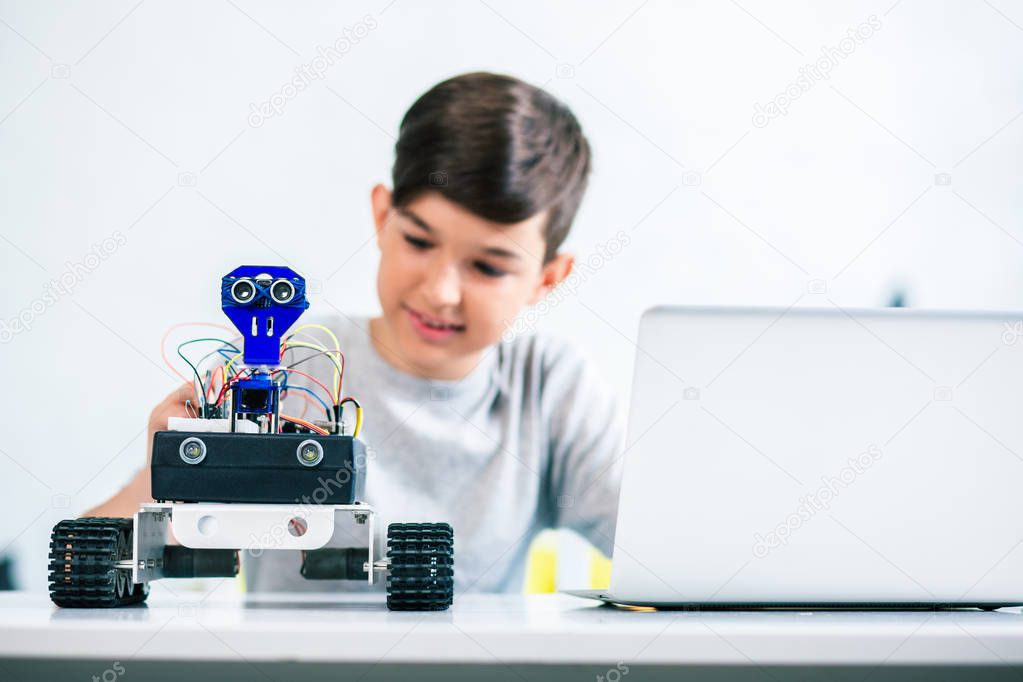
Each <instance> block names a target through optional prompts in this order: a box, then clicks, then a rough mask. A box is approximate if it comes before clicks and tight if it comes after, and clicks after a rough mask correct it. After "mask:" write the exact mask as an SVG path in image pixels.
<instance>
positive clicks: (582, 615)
mask: <svg viewBox="0 0 1023 682" xmlns="http://www.w3.org/2000/svg"><path fill="white" fill-rule="evenodd" d="M200 600H201V601H200ZM299 664H301V665H299ZM964 666H965V667H964ZM678 667H682V668H686V669H688V673H689V674H687V675H686V677H685V679H687V680H688V679H776V680H790V679H819V675H820V673H821V669H822V668H826V669H828V670H827V672H828V679H846V678H848V679H863V678H864V676H865V675H867V674H868V673H870V675H869V679H870V680H872V681H873V680H883V679H896V678H898V679H907V678H913V679H928V680H933V679H953V678H955V679H980V678H982V677H990V678H991V679H1021V678H1023V614H1021V613H1020V611H1019V609H1006V610H1002V611H998V612H993V613H985V612H980V611H939V612H926V611H925V612H866V613H862V612H843V611H812V612H811V611H773V612H767V611H760V612H728V611H724V612H722V611H717V612H713V611H712V612H696V611H675V612H672V611H662V612H643V611H628V610H623V609H617V608H613V607H606V606H600V605H598V604H596V603H593V602H588V601H586V600H583V599H578V598H575V597H568V596H561V595H551V596H535V597H521V596H495V595H466V596H463V597H460V598H458V599H456V602H455V606H454V607H453V608H452V609H451V610H449V611H445V612H435V613H398V612H389V611H387V610H386V608H385V606H384V604H383V599H382V596H375V595H357V596H353V595H349V596H345V595H331V594H303V595H250V596H248V597H245V596H242V595H235V594H232V593H231V592H230V590H229V589H226V588H225V589H221V590H217V591H214V592H212V593H210V594H208V595H207V596H206V597H205V598H203V596H202V595H201V594H195V595H188V594H185V593H182V592H181V591H180V589H179V591H178V592H177V594H176V595H173V594H171V593H169V592H168V591H166V590H162V589H161V588H160V585H159V584H157V585H155V586H154V591H153V594H152V595H151V596H150V600H149V603H148V605H147V606H142V607H132V608H126V609H96V610H91V609H90V610H73V609H57V608H55V607H54V606H53V605H52V604H51V603H50V602H49V600H48V598H47V596H46V595H45V594H34V593H32V594H30V593H17V592H15V593H0V679H4V680H7V679H66V678H77V679H82V680H88V679H100V680H104V681H105V682H113V680H119V679H121V678H122V677H123V678H124V681H123V682H132V680H143V679H145V680H150V679H153V680H160V679H167V680H176V681H177V680H182V679H184V680H188V682H193V681H194V680H200V679H218V680H234V679H238V680H242V679H244V680H282V681H283V680H298V679H323V680H327V679H330V680H342V679H344V680H357V679H365V680H378V679H410V678H411V679H415V680H416V681H417V682H419V681H422V680H428V679H472V680H479V679H481V669H482V668H486V672H485V674H486V677H485V678H483V679H486V680H487V681H488V682H490V681H492V680H503V679H508V680H522V679H525V680H547V679H556V678H561V679H572V680H577V681H578V682H584V681H588V680H593V679H600V678H599V677H598V676H601V677H602V678H603V680H605V682H619V680H621V679H627V680H629V682H632V681H633V680H644V679H679V676H678V669H677V668H678ZM939 667H940V668H942V670H935V668H939ZM626 668H627V669H628V672H627V673H626V672H625V670H626ZM413 675H414V677H412V676H413ZM94 676H95V677H94Z"/></svg>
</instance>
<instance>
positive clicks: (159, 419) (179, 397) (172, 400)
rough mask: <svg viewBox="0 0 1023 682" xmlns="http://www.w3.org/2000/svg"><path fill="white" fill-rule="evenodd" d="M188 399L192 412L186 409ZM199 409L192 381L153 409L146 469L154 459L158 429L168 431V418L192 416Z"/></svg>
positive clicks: (177, 389)
mask: <svg viewBox="0 0 1023 682" xmlns="http://www.w3.org/2000/svg"><path fill="white" fill-rule="evenodd" d="M186 400H190V401H192V403H191V406H192V411H191V412H189V411H188V410H187V409H185V401H186ZM199 409H200V406H199V405H198V404H196V398H195V389H194V388H193V387H192V383H191V382H189V383H187V384H181V386H178V387H177V388H176V389H174V391H173V392H171V393H170V394H169V395H168V396H167V397H166V398H164V399H163V400H162V401H160V402H159V403H158V404H157V405H156V407H154V408H153V411H152V412H150V413H149V429H148V435H147V441H146V469H149V466H150V464H152V461H153V434H154V433H156V432H157V431H166V430H167V420H168V419H169V418H170V417H192V416H194V415H196V414H197V413H198V412H199ZM147 475H148V473H147Z"/></svg>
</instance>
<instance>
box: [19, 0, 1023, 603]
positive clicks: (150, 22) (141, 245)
mask: <svg viewBox="0 0 1023 682" xmlns="http://www.w3.org/2000/svg"><path fill="white" fill-rule="evenodd" d="M871 15H874V16H876V22H879V23H880V28H879V29H878V30H876V31H875V32H874V34H873V35H872V36H871V37H869V38H868V39H866V40H863V42H862V44H857V45H855V48H854V49H853V50H852V52H851V54H849V55H848V56H847V57H843V58H841V59H840V60H839V62H838V65H837V66H835V67H834V68H833V69H832V71H831V75H830V78H829V79H828V80H823V81H820V82H815V83H813V85H812V87H810V88H809V89H808V90H807V91H806V92H801V93H800V96H799V97H798V98H797V99H795V100H794V101H793V102H792V103H791V105H790V106H789V108H788V112H787V114H786V115H784V116H780V117H778V118H775V119H773V120H770V121H769V122H768V124H767V125H766V126H764V127H757V126H755V125H753V121H752V116H753V113H754V107H755V105H756V104H758V103H759V104H762V105H766V104H767V103H768V102H769V101H770V100H772V99H773V98H774V97H775V96H776V95H777V94H779V93H782V92H784V91H785V89H786V88H787V86H789V84H791V83H794V82H795V81H796V79H797V78H799V76H800V69H801V68H803V67H805V66H807V65H808V64H811V63H813V62H815V61H816V60H817V59H818V58H819V57H820V56H821V54H822V53H821V50H822V48H830V47H840V41H841V40H842V39H843V38H845V37H846V36H847V31H848V30H849V29H855V28H856V27H857V26H859V25H860V24H862V23H864V22H867V21H868V18H869V17H870V16H871ZM360 22H362V24H363V25H364V26H369V25H370V24H373V26H374V27H373V28H371V29H370V30H369V31H368V33H367V34H366V35H365V37H363V38H361V39H360V40H358V42H357V43H356V44H353V45H352V47H351V49H350V50H349V51H348V52H347V53H346V54H345V55H344V56H343V58H342V59H341V60H339V61H338V62H337V63H336V64H335V65H333V66H331V67H330V68H329V70H328V71H327V73H326V76H325V77H324V78H323V79H322V80H318V81H315V82H314V83H313V84H312V86H311V87H309V88H308V89H306V90H304V91H302V92H299V93H298V94H297V96H295V97H294V98H293V99H291V100H289V101H287V103H286V105H285V107H284V109H283V112H282V113H281V115H279V116H273V117H271V118H269V119H268V120H266V121H265V122H264V123H263V124H262V125H260V126H258V127H253V126H252V125H250V113H251V109H250V105H252V104H254V103H260V102H263V101H266V100H268V99H270V97H271V96H272V95H274V94H275V93H279V92H280V91H281V88H282V86H283V85H284V84H285V83H286V82H288V81H289V80H290V79H291V78H293V77H294V73H295V69H296V68H299V67H302V66H305V65H310V64H311V63H312V62H313V60H314V58H315V57H316V55H317V47H318V46H327V45H330V44H333V43H334V42H335V41H336V40H337V39H338V38H340V37H342V36H344V35H345V33H344V29H345V28H346V27H348V28H349V29H351V30H355V27H356V26H357V24H359V23H360ZM359 32H360V33H361V32H362V30H361V29H360V30H359ZM479 69H485V70H494V71H501V72H507V73H511V74H514V75H517V76H520V77H522V78H525V79H527V80H529V81H531V82H533V83H535V84H537V85H543V86H545V87H546V88H548V89H550V90H551V91H552V92H553V93H555V94H556V95H557V96H558V97H560V98H562V99H563V100H564V101H566V102H567V103H568V104H569V105H570V106H571V107H572V108H573V110H574V111H575V112H576V114H577V115H578V117H579V118H580V120H581V122H582V124H583V127H584V129H585V130H586V133H587V134H588V136H589V138H590V140H591V143H592V145H593V147H594V150H595V154H596V158H595V171H594V176H593V182H592V189H591V191H590V194H589V196H588V198H587V200H586V202H585V204H584V206H583V208H582V211H581V213H580V215H579V217H578V221H577V225H576V228H575V230H574V233H573V235H572V237H571V240H570V243H569V246H570V248H571V249H573V250H574V251H575V252H576V253H577V254H579V255H580V257H582V258H583V259H585V258H586V257H587V256H588V255H590V254H592V253H594V252H597V249H598V245H599V244H603V243H605V242H606V241H607V240H608V239H610V238H612V237H613V235H615V233H616V232H618V231H619V230H624V231H625V232H626V233H627V234H628V235H629V236H630V240H631V242H630V244H629V245H628V246H627V247H626V248H625V249H624V250H623V251H622V252H621V253H620V254H618V255H617V256H615V257H614V258H613V259H611V260H609V261H607V262H605V263H604V264H603V265H602V267H600V268H599V269H598V270H596V271H595V272H594V273H592V274H591V275H590V276H588V277H587V278H586V280H585V282H584V283H583V284H582V285H581V286H579V287H578V289H577V290H576V291H575V292H573V293H572V294H571V295H569V296H567V297H565V298H564V300H562V301H561V302H560V303H559V304H558V305H557V306H555V307H554V309H553V310H552V311H550V312H549V313H548V314H546V315H544V316H543V317H542V320H541V327H543V328H545V329H548V330H550V331H554V332H557V333H561V334H564V335H567V336H571V337H575V338H577V339H578V340H579V342H580V343H582V344H584V345H585V347H586V348H587V349H588V350H589V352H590V353H591V354H592V355H593V356H594V357H595V358H596V359H597V360H598V361H599V362H600V363H601V364H602V365H603V367H604V369H605V371H606V373H607V376H608V378H609V379H610V380H611V381H612V382H613V383H614V384H615V385H616V386H617V387H618V388H619V389H620V390H621V391H622V393H623V394H626V393H627V392H628V390H629V377H630V373H631V368H632V360H633V354H634V353H635V349H634V347H633V340H634V338H635V329H636V324H637V321H638V317H639V315H640V313H641V311H642V310H643V309H644V308H645V307H647V306H650V305H652V304H655V303H668V302H671V303H721V304H726V303H727V304H732V303H738V304H772V305H785V306H788V305H791V304H793V303H797V304H798V305H825V306H827V305H830V304H829V302H828V299H830V300H831V301H834V302H835V303H837V304H840V305H843V306H845V305H862V306H871V305H883V304H885V303H886V301H887V300H888V299H889V297H890V296H891V295H892V293H893V291H894V290H896V289H901V290H904V291H906V295H907V297H908V302H909V304H911V305H914V306H928V307H969V308H974V307H982V308H1006V307H1014V308H1019V307H1023V294H1021V284H1023V243H1021V242H1023V225H1021V218H1020V216H1021V213H1023V211H1021V209H1023V192H1021V191H1020V189H1021V180H1023V173H1021V162H1020V151H1021V142H1023V2H1020V1H1019V0H991V1H990V2H985V1H973V0H955V1H954V0H949V1H942V2H926V1H924V0H900V1H898V2H896V1H895V0H878V1H863V2H829V3H813V2H786V3H780V2H760V1H757V0H740V2H738V3H735V2H731V3H729V2H709V1H708V2H676V3H669V2H660V1H657V0H650V1H649V2H642V1H640V0H632V1H629V2H618V3H615V2H601V3H594V2H582V1H577V2H562V3H556V4H555V3H547V2H534V1H528V2H524V1H523V0H515V1H514V2H507V1H504V0H487V1H486V2H479V1H476V0H471V1H470V0H464V1H460V2H449V3H439V2H431V3H420V2H413V1H412V0H396V1H394V2H390V0H375V1H372V2H362V3H344V4H340V3H327V2H316V3H302V4H300V5H299V4H296V3H287V4H285V3H279V4H275V3H270V2H254V1H252V0H233V1H223V2H219V1H218V2H175V3H172V2H159V1H157V0H145V1H143V2H138V3H137V4H136V2H135V1H134V0H128V1H127V2H104V3H84V2H80V3H64V2H61V3H56V2H29V1H28V0H24V1H22V2H0V174H2V181H0V259H2V261H0V262H2V264H3V267H2V270H0V273H2V277H3V278H4V281H3V286H2V287H0V320H3V321H5V322H6V323H7V325H8V326H7V327H0V337H2V338H0V341H4V343H2V344H0V358H2V365H0V369H2V372H3V377H4V381H3V387H2V388H3V390H2V391H0V407H2V413H3V414H4V415H6V419H4V421H3V425H2V427H0V434H2V435H0V547H7V548H8V550H9V551H12V552H14V553H15V555H16V556H17V557H18V559H19V560H20V568H19V575H18V577H19V578H20V582H21V584H22V585H23V586H27V587H30V588H33V589H43V588H44V587H45V554H46V543H47V539H48V533H49V529H50V527H51V526H52V524H53V523H55V522H56V521H57V520H59V519H60V518H64V517H69V516H73V515H75V514H77V513H78V512H80V511H81V510H83V509H85V508H87V507H88V506H91V505H92V504H95V503H96V502H98V501H100V500H101V499H103V498H104V497H106V496H107V495H108V494H110V493H111V492H112V491H113V490H114V489H116V487H118V486H120V485H121V484H122V483H124V482H125V481H126V480H127V479H128V478H129V477H130V475H131V474H132V473H133V472H134V470H135V469H136V467H137V466H138V465H139V464H140V462H141V461H142V459H143V457H144V452H145V443H144V440H145V439H144V437H143V435H144V427H145V420H146V415H147V413H148V412H149V410H150V408H151V406H152V405H153V404H154V403H155V402H156V401H157V400H158V399H159V398H160V397H161V396H163V395H164V394H165V393H166V392H167V391H168V390H170V389H171V388H172V387H173V386H174V385H175V384H176V383H177V380H176V379H175V378H174V377H173V376H172V375H170V373H169V372H168V371H166V370H165V369H164V368H163V366H162V364H161V360H160V355H159V340H160V337H161V335H162V333H163V332H164V330H165V329H166V328H167V327H168V326H170V325H171V324H173V323H176V322H181V321H187V320H211V321H220V320H221V314H220V311H219V308H218V306H219V303H218V296H217V287H218V282H219V278H220V277H221V276H222V275H223V274H224V273H225V272H227V271H228V270H230V269H231V268H233V267H234V266H235V265H237V264H240V263H248V262H257V263H258V262H267V263H280V262H287V263H289V264H291V265H292V266H293V267H295V268H296V269H297V270H298V271H299V272H301V273H302V274H304V275H305V276H307V277H308V278H310V279H312V280H313V281H314V286H318V287H320V288H321V291H320V293H318V294H316V295H315V299H316V300H315V301H314V306H319V307H321V308H326V307H327V306H328V305H333V306H336V307H337V308H339V309H341V310H344V311H346V312H353V313H372V312H373V311H375V310H376V307H377V302H376V295H375V285H374V272H375V266H376V261H377V253H376V250H375V245H374V244H373V243H372V241H370V235H371V223H370V214H369V202H368V198H369V197H368V195H369V190H370V188H371V186H372V185H373V183H375V182H377V181H380V180H386V179H387V177H388V169H389V167H390V163H391V160H392V146H393V142H394V135H395V134H396V129H397V125H398V122H399V120H400V118H401V116H402V114H403V113H404V111H405V109H406V108H407V107H408V106H409V105H410V104H411V102H412V101H413V100H414V99H415V97H416V96H418V95H419V94H420V93H421V92H422V91H424V90H425V89H426V88H428V87H429V86H430V85H432V84H434V83H435V82H437V81H439V80H441V79H443V78H445V77H448V76H451V75H454V74H457V73H460V72H464V71H470V70H479ZM760 122H761V123H762V122H763V121H760ZM939 174H948V176H950V182H951V184H937V183H936V176H937V175H939ZM117 233H120V234H121V235H123V236H124V244H123V245H119V246H117V247H116V249H115V250H114V251H113V253H111V254H110V255H108V256H107V257H106V258H104V259H102V260H101V261H100V262H99V263H98V265H97V263H96V261H95V260H93V259H92V257H90V261H89V262H92V263H93V265H97V267H95V268H93V269H91V270H82V269H78V274H79V277H78V278H76V279H79V280H80V281H76V282H75V283H74V286H73V289H72V291H71V293H69V294H67V295H58V296H56V297H50V300H49V301H46V300H44V299H43V298H42V297H43V293H44V290H45V286H46V283H47V282H48V281H50V280H51V279H59V278H60V277H61V276H62V275H65V274H66V273H68V272H72V273H73V272H74V271H75V269H74V268H73V267H72V265H69V264H75V263H83V264H86V263H85V259H86V255H87V254H90V253H92V251H93V248H94V246H93V245H95V244H100V243H101V242H102V241H103V240H104V239H105V238H109V237H111V236H112V235H115V234H117ZM111 243H112V242H108V246H109V244H111ZM67 276H68V277H69V278H70V277H73V275H67ZM814 280H823V283H821V282H817V283H815V284H812V285H811V282H812V281H814ZM33 302H35V306H36V307H35V312H32V306H33ZM328 309H329V308H328ZM26 311H28V312H26ZM19 315H21V316H23V317H25V318H26V319H29V318H30V319H31V323H32V324H31V329H30V330H27V331H23V332H18V333H15V332H14V331H13V328H12V327H11V326H10V321H11V320H12V318H17V317H18V316H19Z"/></svg>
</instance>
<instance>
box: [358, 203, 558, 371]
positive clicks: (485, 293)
mask: <svg viewBox="0 0 1023 682" xmlns="http://www.w3.org/2000/svg"><path fill="white" fill-rule="evenodd" d="M372 199H373V214H374V220H375V222H376V229H377V245H378V246H379V248H380V269H379V272H378V275H377V290H378V293H379V296H380V305H381V307H382V308H383V317H382V318H378V319H376V320H373V322H372V323H371V331H372V335H373V337H374V341H375V342H376V344H377V347H378V351H379V352H380V353H381V354H382V355H383V356H384V357H385V359H387V360H388V361H389V362H391V364H394V365H396V366H398V367H399V368H401V369H404V370H406V371H409V372H411V373H413V374H417V375H419V376H425V377H430V378H433V379H458V378H461V377H463V376H465V375H466V374H467V373H468V372H470V371H471V370H472V369H473V368H474V367H475V366H476V364H477V363H478V362H479V360H480V357H481V353H482V351H483V350H484V349H486V348H487V347H488V346H491V345H493V344H494V343H497V342H498V341H500V339H501V335H502V333H503V332H504V330H505V328H506V325H510V324H511V323H512V321H514V320H515V318H516V317H517V316H518V315H519V313H520V312H521V311H522V309H523V308H524V307H525V306H528V305H531V304H533V303H536V302H537V301H538V300H540V298H541V297H542V296H543V295H544V294H546V293H547V292H548V291H550V290H551V289H552V288H554V287H555V286H557V285H558V284H559V283H560V282H561V281H562V280H564V279H565V277H567V276H568V274H569V272H570V271H571V268H572V257H571V256H569V255H565V254H560V255H557V256H555V257H554V258H553V259H552V260H551V261H549V262H548V263H546V264H545V263H544V262H543V254H544V250H545V247H546V243H545V239H544V235H543V228H544V226H545V224H546V214H545V213H541V214H538V215H535V216H532V217H531V218H529V219H527V220H524V221H522V222H521V223H514V224H511V225H507V224H502V223H494V222H491V221H489V220H486V219H484V218H481V217H479V216H477V215H475V214H474V213H471V212H470V211H468V210H466V209H464V208H462V207H461V206H459V205H458V204H455V203H454V202H452V201H450V200H448V199H446V198H444V197H443V196H441V195H440V194H438V193H435V192H428V193H425V194H423V195H422V196H420V197H419V198H417V199H415V200H414V201H412V202H411V203H410V204H409V205H408V206H406V207H404V208H395V207H393V206H392V205H391V193H390V192H389V191H388V190H387V189H386V188H385V187H384V186H382V185H378V186H377V187H375V188H374V189H373V195H372Z"/></svg>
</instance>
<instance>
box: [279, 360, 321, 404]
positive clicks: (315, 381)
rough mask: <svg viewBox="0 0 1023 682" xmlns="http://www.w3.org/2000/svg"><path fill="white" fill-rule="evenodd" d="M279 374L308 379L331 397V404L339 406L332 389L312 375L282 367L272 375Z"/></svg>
mask: <svg viewBox="0 0 1023 682" xmlns="http://www.w3.org/2000/svg"><path fill="white" fill-rule="evenodd" d="M278 372H289V373H290V372H294V373H295V374H299V375H301V376H304V377H305V378H306V379H309V380H310V381H312V382H313V383H314V384H316V385H317V386H319V387H320V388H322V389H323V390H324V391H326V392H327V395H329V396H330V402H331V403H333V404H335V405H336V404H337V401H336V400H334V396H333V395H331V394H330V389H329V388H327V387H326V386H324V385H323V383H322V382H320V381H319V380H318V379H316V377H314V376H312V375H311V374H306V373H305V372H303V371H301V370H297V369H291V368H290V367H281V368H280V369H275V370H273V371H272V372H271V373H270V374H271V375H274V374H277V373H278Z"/></svg>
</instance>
